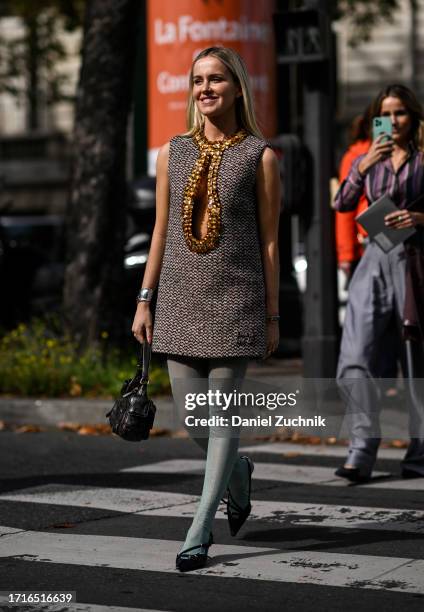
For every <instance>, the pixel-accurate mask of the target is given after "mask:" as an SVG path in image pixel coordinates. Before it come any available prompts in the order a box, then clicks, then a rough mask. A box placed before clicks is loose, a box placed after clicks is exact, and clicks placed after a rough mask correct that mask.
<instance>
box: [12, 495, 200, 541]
mask: <svg viewBox="0 0 424 612" xmlns="http://www.w3.org/2000/svg"><path fill="white" fill-rule="evenodd" d="M198 499H199V498H198V496H196V495H183V494H180V493H167V492H162V491H161V492H158V491H139V490H138V489H119V488H115V487H114V488H107V487H92V486H85V485H63V484H49V485H41V486H37V487H28V488H26V489H19V491H13V492H10V493H2V494H0V501H2V500H6V501H19V502H31V503H38V504H56V505H59V506H77V507H82V508H97V509H100V508H101V509H103V510H112V511H116V512H128V513H133V512H145V511H146V510H153V511H154V510H155V509H157V508H165V507H167V506H172V507H174V508H175V507H178V506H179V505H183V504H188V503H190V502H192V503H195V502H197V501H198ZM14 531H16V530H14Z"/></svg>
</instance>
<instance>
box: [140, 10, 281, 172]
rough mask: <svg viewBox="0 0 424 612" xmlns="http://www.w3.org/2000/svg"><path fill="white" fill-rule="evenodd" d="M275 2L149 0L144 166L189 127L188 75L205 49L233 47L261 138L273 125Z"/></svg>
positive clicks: (270, 133) (152, 164) (151, 168)
mask: <svg viewBox="0 0 424 612" xmlns="http://www.w3.org/2000/svg"><path fill="white" fill-rule="evenodd" d="M273 11H274V0H261V2H252V0H148V2H147V36H148V42H147V44H148V50H147V56H148V148H149V155H148V160H149V161H148V166H149V167H148V170H149V174H154V173H155V162H156V156H157V151H158V149H159V147H161V146H162V145H163V144H164V143H165V142H167V141H168V140H169V139H170V138H171V137H172V136H174V135H175V134H180V133H182V132H185V131H186V129H187V126H186V119H185V110H186V106H187V94H188V75H189V71H190V67H191V64H192V61H193V59H194V57H195V56H196V55H197V54H198V53H199V51H201V50H202V49H205V48H206V47H211V46H216V45H221V46H225V47H232V48H233V49H235V50H236V51H238V52H239V53H240V55H241V56H242V57H243V59H244V60H245V62H246V65H247V68H248V71H249V75H250V79H251V84H252V89H253V94H254V99H255V108H256V113H257V117H258V122H259V126H260V127H261V129H262V131H263V133H264V134H265V136H268V137H270V136H274V135H275V129H276V100H275V70H276V61H275V50H274V31H273V24H272V13H273Z"/></svg>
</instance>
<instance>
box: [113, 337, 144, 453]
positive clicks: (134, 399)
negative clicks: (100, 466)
mask: <svg viewBox="0 0 424 612" xmlns="http://www.w3.org/2000/svg"><path fill="white" fill-rule="evenodd" d="M150 357H151V347H150V344H149V343H148V342H144V343H143V344H142V345H141V347H140V355H139V360H138V363H137V371H136V373H135V376H134V378H130V379H128V380H126V381H125V382H124V384H123V385H122V389H121V395H120V397H118V399H117V400H116V401H115V403H114V405H113V406H112V408H111V410H109V412H108V413H107V414H106V417H107V418H109V423H110V426H111V427H112V431H113V433H115V434H117V435H118V436H120V437H121V438H123V439H124V440H128V441H129V442H139V441H140V440H147V438H148V437H149V432H150V430H151V428H152V427H153V421H154V418H155V413H156V407H155V405H154V403H153V402H152V400H150V399H149V398H148V397H147V384H148V382H149V380H148V376H149V364H150Z"/></svg>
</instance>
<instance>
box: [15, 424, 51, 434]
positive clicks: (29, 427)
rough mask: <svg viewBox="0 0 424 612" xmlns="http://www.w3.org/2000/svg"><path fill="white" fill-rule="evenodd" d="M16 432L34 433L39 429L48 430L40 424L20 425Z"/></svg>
mask: <svg viewBox="0 0 424 612" xmlns="http://www.w3.org/2000/svg"><path fill="white" fill-rule="evenodd" d="M14 431H15V433H32V432H38V431H46V429H45V427H44V428H43V427H40V425H20V426H19V427H16V429H15V430H14Z"/></svg>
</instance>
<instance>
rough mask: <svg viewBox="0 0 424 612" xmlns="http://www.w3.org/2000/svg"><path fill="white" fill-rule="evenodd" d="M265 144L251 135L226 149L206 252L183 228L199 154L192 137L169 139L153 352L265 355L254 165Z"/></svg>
mask: <svg viewBox="0 0 424 612" xmlns="http://www.w3.org/2000/svg"><path fill="white" fill-rule="evenodd" d="M266 146H267V143H266V142H265V141H264V140H261V139H260V138H257V137H256V136H252V135H248V136H246V138H244V140H242V141H241V142H238V143H237V144H234V145H233V146H230V147H229V148H228V149H227V150H225V151H224V153H223V156H222V161H221V164H220V167H219V171H218V194H219V199H220V202H221V206H222V209H221V210H222V212H221V220H222V229H221V235H220V239H219V243H218V246H217V247H216V248H215V249H213V250H212V251H210V252H209V253H200V254H199V253H194V252H192V251H191V250H190V249H189V248H188V246H187V244H186V242H185V240H184V234H183V229H182V212H181V211H182V202H183V198H184V189H185V186H186V184H187V180H188V178H189V176H190V174H191V172H192V169H193V166H194V164H195V162H196V160H197V158H198V157H199V148H198V146H197V144H196V143H195V141H194V140H193V139H192V138H191V137H187V136H176V137H174V138H172V139H171V142H170V151H169V166H168V173H169V184H170V204H169V220H168V230H167V237H166V246H165V252H164V257H163V262H162V269H161V275H160V279H159V287H158V298H157V306H156V313H155V321H154V326H153V345H152V348H153V351H154V352H157V353H167V354H169V355H184V356H187V357H205V358H211V357H215V358H217V357H238V356H240V357H262V356H263V355H264V353H265V350H266V310H265V285H264V277H263V268H262V259H261V251H260V242H259V230H258V223H257V210H256V207H257V203H256V193H255V189H256V184H255V183H256V170H257V166H258V162H259V160H260V157H261V155H262V152H263V150H264V148H265V147H266Z"/></svg>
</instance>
